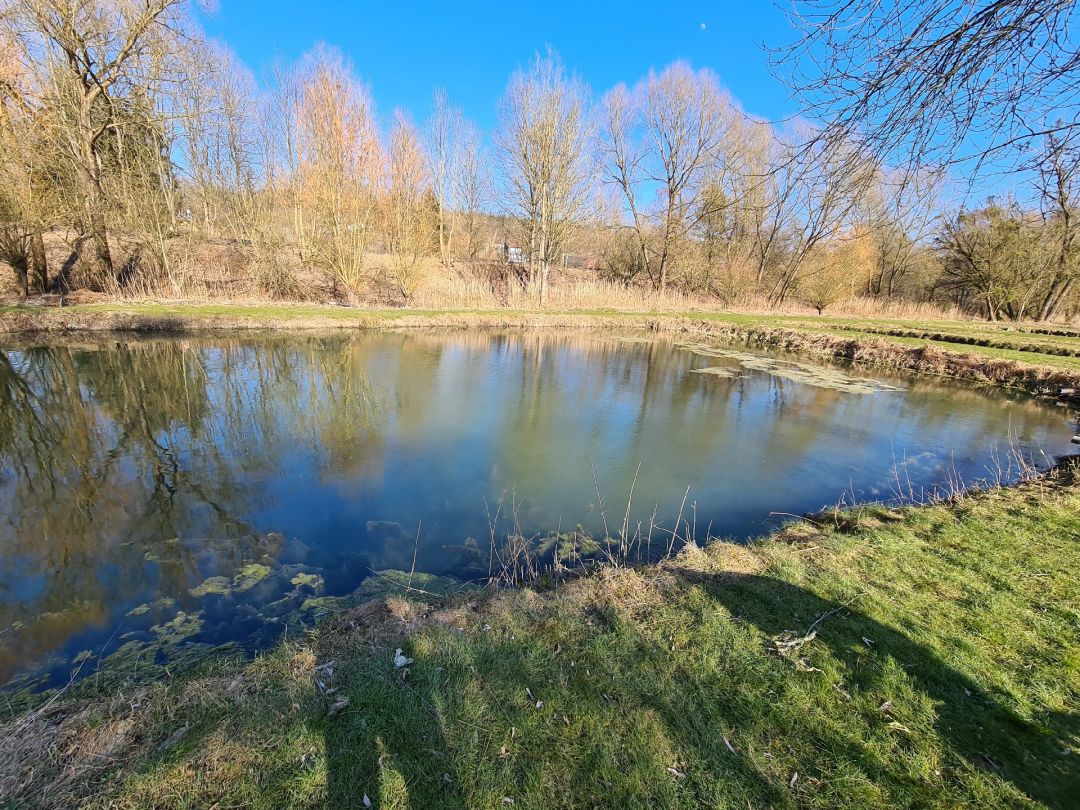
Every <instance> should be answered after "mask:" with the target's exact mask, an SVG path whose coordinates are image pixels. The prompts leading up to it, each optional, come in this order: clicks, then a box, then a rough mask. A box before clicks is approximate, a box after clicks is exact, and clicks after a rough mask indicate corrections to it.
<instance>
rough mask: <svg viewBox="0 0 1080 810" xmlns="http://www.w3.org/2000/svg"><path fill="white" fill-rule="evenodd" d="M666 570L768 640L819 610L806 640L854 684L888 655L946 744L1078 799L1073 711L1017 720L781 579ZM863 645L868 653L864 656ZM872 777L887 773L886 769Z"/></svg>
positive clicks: (1033, 791) (939, 666) (941, 666)
mask: <svg viewBox="0 0 1080 810" xmlns="http://www.w3.org/2000/svg"><path fill="white" fill-rule="evenodd" d="M674 573H675V575H676V576H678V577H680V578H681V579H683V580H684V581H685V582H687V583H693V584H698V585H701V586H702V587H703V588H704V589H705V590H706V591H707V593H708V594H709V596H710V598H712V599H714V600H716V601H717V602H719V603H721V604H723V605H724V606H725V607H726V608H727V609H728V611H729V612H730V613H731V614H732V615H733V616H734V617H736V618H737V619H739V620H742V621H745V622H748V623H749V624H751V625H753V626H755V627H757V628H758V629H759V630H760V631H761V632H762V633H763V634H764V635H765V636H767V637H769V638H778V637H781V636H782V635H783V634H785V633H788V632H790V631H792V630H795V629H796V628H799V631H800V632H802V631H805V630H806V629H808V628H809V627H810V626H811V625H812V624H813V623H814V622H815V621H817V619H818V618H820V617H827V618H825V619H824V620H823V621H822V623H821V625H820V626H819V627H818V628H817V634H816V637H815V639H814V643H822V644H824V645H826V646H827V648H828V650H829V652H830V654H831V655H832V656H833V658H835V659H836V660H837V661H838V662H839V663H840V664H841V666H842V667H843V669H844V672H845V676H846V682H847V683H848V684H850V685H852V686H854V687H856V688H858V689H860V690H874V689H875V688H877V687H880V686H882V685H883V683H882V681H883V671H884V664H885V660H886V659H887V658H891V659H892V660H893V661H895V663H896V664H898V665H899V667H900V668H902V669H903V670H904V672H905V673H906V674H907V676H908V678H909V679H910V681H911V682H912V685H913V686H914V687H915V688H916V689H918V690H919V691H921V692H923V693H924V694H925V695H927V696H928V697H929V698H930V699H931V700H932V701H933V702H934V704H935V707H936V723H935V727H936V731H937V732H938V734H939V735H940V736H941V737H942V739H943V741H944V742H945V743H946V744H947V746H948V747H949V748H950V749H951V750H952V751H953V752H955V753H956V754H958V755H960V756H962V757H963V758H964V759H966V760H967V761H968V762H969V763H971V764H972V765H973V766H975V767H976V768H979V769H981V770H984V771H987V772H990V773H992V774H995V775H997V776H999V777H1001V778H1002V779H1004V780H1006V781H1008V782H1011V783H1012V784H1013V785H1014V786H1015V787H1016V788H1018V789H1019V790H1020V791H1021V792H1023V793H1024V794H1026V795H1027V796H1029V797H1030V798H1032V799H1035V800H1037V801H1041V802H1044V803H1046V804H1047V805H1049V806H1051V807H1075V806H1076V805H1075V802H1076V800H1077V797H1078V796H1080V764H1078V762H1077V757H1076V756H1075V755H1069V754H1068V752H1067V751H1065V750H1064V748H1065V744H1064V742H1063V740H1066V739H1069V738H1070V737H1075V736H1076V735H1078V734H1080V714H1076V713H1051V714H1050V715H1049V716H1047V717H1045V718H1044V722H1043V723H1040V724H1035V723H1031V722H1028V721H1025V720H1024V719H1022V718H1020V717H1019V716H1017V715H1016V714H1015V713H1014V712H1013V711H1011V710H1009V709H1008V708H1005V707H1004V706H1002V705H1001V704H1000V703H999V702H998V701H997V700H995V698H994V697H993V696H992V695H990V694H987V693H986V691H985V690H983V689H981V688H980V687H979V686H978V685H977V684H975V683H974V682H973V681H971V680H970V679H969V678H968V677H966V676H965V675H963V674H961V673H960V672H957V671H956V670H955V669H954V668H952V667H951V666H949V665H948V664H947V663H946V662H945V661H943V660H941V658H940V657H938V656H937V655H936V654H935V653H934V652H932V651H930V650H928V649H927V648H926V647H924V646H922V645H920V644H917V643H915V642H913V641H912V640H911V639H909V638H908V637H907V636H905V635H904V634H902V633H900V632H898V631H897V630H895V629H893V628H891V627H888V626H886V625H883V624H881V623H880V622H878V621H876V620H874V619H872V618H869V617H868V616H866V615H864V614H862V613H860V612H858V611H857V610H854V609H852V608H851V607H848V606H843V605H837V604H835V603H832V602H829V601H827V600H824V599H822V598H820V597H819V596H817V595H815V594H813V593H811V592H809V591H807V590H805V589H803V588H799V587H797V586H794V585H791V584H788V583H786V582H783V581H781V580H777V579H772V578H769V577H763V576H757V575H748V574H732V573H721V574H706V573H702V572H701V571H696V570H689V569H675V570H674ZM870 647H872V651H873V654H872V655H868V654H867V653H868V648H870ZM850 753H851V754H852V755H853V756H855V757H856V759H861V760H862V762H863V763H864V767H867V766H869V767H870V768H873V767H874V765H873V764H872V762H871V761H870V760H868V759H867V758H866V757H859V756H858V754H859V752H857V751H852V752H850ZM877 776H880V777H885V778H888V777H889V774H888V773H887V772H882V773H880V774H878V775H877ZM896 776H897V774H895V773H894V774H892V777H893V778H896Z"/></svg>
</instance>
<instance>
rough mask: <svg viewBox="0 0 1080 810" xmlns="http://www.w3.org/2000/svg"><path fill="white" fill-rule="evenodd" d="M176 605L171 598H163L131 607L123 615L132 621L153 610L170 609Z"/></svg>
mask: <svg viewBox="0 0 1080 810" xmlns="http://www.w3.org/2000/svg"><path fill="white" fill-rule="evenodd" d="M175 604H176V600H175V599H173V598H172V597H171V596H163V597H161V598H160V599H156V600H155V601H153V602H143V603H142V604H141V605H138V606H136V607H133V608H132V609H131V610H129V611H128V612H127V613H125V614H124V616H125V617H126V618H129V619H133V618H136V617H138V616H145V615H146V614H147V613H149V612H150V611H151V610H153V609H155V608H170V607H172V606H173V605H175Z"/></svg>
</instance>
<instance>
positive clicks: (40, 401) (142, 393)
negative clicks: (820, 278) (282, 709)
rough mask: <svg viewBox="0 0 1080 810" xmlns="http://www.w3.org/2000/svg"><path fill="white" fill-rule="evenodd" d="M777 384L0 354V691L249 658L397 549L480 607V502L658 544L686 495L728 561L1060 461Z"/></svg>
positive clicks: (513, 344)
mask: <svg viewBox="0 0 1080 810" xmlns="http://www.w3.org/2000/svg"><path fill="white" fill-rule="evenodd" d="M796 360H797V359H795V358H771V359H770V358H767V357H762V356H760V355H749V354H747V353H746V352H745V350H739V349H730V348H729V349H723V348H720V349H719V350H716V349H715V348H707V347H702V346H696V347H690V348H687V347H685V346H680V345H679V344H676V343H672V342H671V341H665V340H662V339H661V340H655V341H653V340H646V339H642V338H634V337H628V338H616V337H611V336H598V335H595V334H573V333H570V334H567V333H559V334H552V333H543V334H529V333H524V334H522V333H499V332H470V333H424V334H410V335H403V334H394V333H389V334H388V333H381V334H371V335H340V334H338V335H334V336H331V337H313V336H276V335H275V336H271V337H266V336H261V337H250V336H245V337H236V338H228V337H213V338H188V337H185V338H176V339H164V340H162V339H155V340H149V341H131V340H124V341H119V342H117V341H115V340H113V341H110V342H108V343H100V344H77V345H75V344H72V345H53V346H49V347H44V346H32V347H21V348H8V349H6V350H4V351H0V683H3V682H5V681H7V680H9V679H11V678H12V677H13V676H16V675H18V676H19V678H17V679H16V680H17V681H19V682H20V683H24V682H27V679H28V678H31V677H34V678H37V679H38V680H37V681H35V683H47V682H52V683H56V682H58V681H60V680H64V679H66V678H67V677H68V675H69V674H70V672H71V671H72V669H73V668H78V667H79V666H80V663H82V665H83V667H85V666H87V662H89V664H90V666H92V667H96V663H95V662H96V661H97V660H98V659H100V658H101V657H102V656H108V655H110V654H116V651H117V650H121V652H129V653H130V652H133V651H140V652H139V654H141V655H146V656H148V660H149V661H153V662H157V663H161V662H162V661H164V660H167V659H169V658H170V657H175V656H179V655H181V654H182V653H183V652H184V651H186V650H188V649H194V647H193V646H192V645H193V644H198V645H207V644H210V645H214V644H222V643H225V642H235V643H239V644H241V645H243V646H244V647H245V648H248V649H253V648H257V647H259V646H261V645H265V644H267V643H270V642H271V641H272V640H273V639H275V638H277V637H278V636H279V635H280V634H281V633H282V632H283V630H284V628H285V626H286V625H289V624H290V623H293V625H295V623H297V622H300V623H303V622H304V621H309V620H311V619H312V618H314V617H316V616H317V615H318V614H319V612H320V611H321V610H325V609H327V608H328V607H329V606H332V605H333V604H335V602H334V599H335V598H336V597H343V596H346V595H349V598H351V599H356V598H362V597H363V596H364V595H365V594H370V593H375V592H377V591H378V590H379V588H380V587H385V586H386V583H387V581H388V580H387V578H388V577H389V578H390V579H393V578H394V576H396V575H395V574H393V573H384V574H383V575H381V576H378V575H373V574H372V572H373V571H380V572H388V571H389V572H393V571H395V570H396V571H403V570H405V571H407V570H408V569H409V568H410V567H411V563H412V560H413V555H414V551H415V554H416V570H417V571H418V572H421V573H422V574H425V575H432V576H434V577H453V578H455V581H457V580H465V581H469V580H471V581H481V580H483V579H484V577H486V575H487V573H488V571H489V560H488V544H489V520H488V516H487V515H488V513H494V511H495V509H496V508H497V507H496V504H497V503H498V502H499V501H500V498H502V500H503V504H504V508H503V510H502V512H501V513H500V514H501V515H503V516H505V515H506V514H507V513H508V512H509V511H510V510H509V509H507V508H506V505H507V504H508V503H509V502H510V501H511V499H512V500H513V502H514V503H516V504H517V509H516V513H517V520H518V522H519V523H520V526H521V528H522V530H523V531H524V532H525V534H527V535H533V534H535V535H537V536H540V535H542V534H543V533H545V532H548V531H551V530H554V529H556V528H558V527H561V528H562V529H563V530H566V529H569V528H573V527H575V526H577V525H581V526H582V527H584V529H586V530H588V531H590V532H593V533H596V534H602V533H603V526H604V515H603V512H604V511H606V513H607V520H608V523H609V524H611V525H613V526H618V525H620V524H621V523H622V521H623V513H624V509H625V505H626V499H627V496H628V494H629V492H630V489H631V485H632V484H633V485H634V495H633V502H632V508H631V512H630V519H629V525H630V526H631V528H633V527H635V526H638V525H642V526H646V527H647V526H648V525H649V523H650V522H651V521H652V519H653V515H654V514H655V522H656V523H658V524H660V525H662V526H666V527H669V528H670V527H671V526H673V524H674V521H675V518H676V515H677V514H678V512H679V508H680V504H681V502H682V501H683V498H684V494H685V492H686V489H687V487H688V486H689V488H690V494H689V497H688V498H687V500H686V506H685V510H684V516H685V517H686V518H687V519H688V520H692V521H693V524H692V525H693V526H695V527H696V531H697V534H698V535H699V536H704V535H705V534H706V532H710V533H711V534H713V535H723V536H733V537H748V536H751V535H754V534H758V533H760V532H762V531H764V530H766V529H768V528H769V527H770V526H771V525H773V524H774V522H775V521H776V520H777V519H778V518H776V517H775V513H781V512H782V513H802V512H806V511H810V510H813V509H817V508H820V507H822V506H823V505H826V504H829V503H835V502H836V501H837V500H838V498H840V497H841V495H843V494H844V493H847V497H848V499H849V500H850V499H851V498H852V497H853V496H854V497H855V498H858V499H864V500H866V499H885V498H890V497H892V496H893V495H894V494H895V488H896V481H897V479H898V475H897V472H898V471H899V479H900V480H901V482H902V485H903V487H904V488H905V489H907V488H908V487H909V486H911V487H913V488H915V489H921V488H933V487H935V486H942V485H946V484H947V483H948V481H949V480H950V479H952V478H954V477H955V476H957V475H959V476H962V477H964V478H965V479H967V480H969V481H970V480H974V479H978V478H980V477H984V476H987V475H988V474H989V471H991V470H993V469H995V468H996V466H997V461H995V459H998V460H1002V463H1003V459H1004V457H1005V455H1006V451H1007V449H1008V446H1009V444H1010V437H1011V441H1012V442H1013V443H1017V444H1019V446H1021V447H1023V448H1025V450H1026V451H1027V452H1029V453H1034V454H1035V455H1036V457H1037V459H1038V460H1042V461H1049V460H1050V459H1051V458H1052V457H1053V456H1054V455H1056V454H1060V453H1064V452H1066V451H1067V449H1068V440H1069V437H1070V435H1071V431H1070V430H1069V426H1068V424H1067V422H1066V417H1067V415H1066V414H1065V413H1064V412H1063V411H1062V409H1059V408H1053V407H1049V406H1046V405H1044V404H1041V403H1036V402H1033V401H1030V400H1026V399H1019V398H1017V397H1013V396H1007V395H1004V394H1000V393H994V392H988V391H975V390H971V389H966V388H963V387H960V386H955V385H947V384H944V383H939V382H929V381H926V380H916V379H913V378H908V377H883V376H881V375H876V377H875V379H874V380H870V379H869V377H870V374H868V372H867V371H866V370H852V369H846V370H844V369H838V368H826V367H824V366H819V365H813V364H805V363H803V364H800V363H798V362H796ZM703 369H707V370H708V373H695V371H701V370H703ZM1042 454H1045V455H1042ZM635 476H636V483H634V480H635ZM598 490H599V494H600V496H602V499H603V505H605V506H606V510H605V509H603V508H602V503H601V498H600V497H598ZM506 493H512V495H508V494H506ZM503 519H504V518H500V520H503ZM505 529H506V527H505V526H504V527H503V529H502V531H503V532H505ZM417 538H419V539H418V540H417ZM414 547H415V548H414ZM418 581H421V580H418ZM422 581H423V582H424V583H426V584H429V585H430V586H431V587H437V586H438V585H440V584H445V581H441V580H436V579H432V578H431V577H426V578H424V579H422Z"/></svg>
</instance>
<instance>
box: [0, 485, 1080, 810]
mask: <svg viewBox="0 0 1080 810" xmlns="http://www.w3.org/2000/svg"><path fill="white" fill-rule="evenodd" d="M840 524H841V525H840V526H839V527H837V526H835V525H833V524H831V523H830V524H829V525H827V526H818V525H815V524H813V523H810V522H803V523H801V524H798V525H795V526H793V527H791V528H789V529H788V530H787V531H785V532H783V533H782V534H780V535H778V536H775V537H772V538H769V539H765V540H763V541H762V542H760V543H757V544H754V545H751V546H739V545H734V544H727V543H722V542H717V543H714V544H712V545H710V546H709V547H707V548H706V549H704V550H700V549H689V550H686V551H684V553H682V554H681V555H680V556H679V557H678V558H676V559H675V560H673V561H670V562H668V563H666V564H663V565H661V566H659V567H646V568H640V569H607V570H604V571H602V572H600V573H596V574H594V575H591V576H588V577H585V578H582V579H579V580H576V581H572V582H564V583H562V584H561V585H558V586H557V587H553V586H549V587H548V588H547V589H544V590H525V591H516V592H510V591H504V592H500V593H497V594H486V595H483V594H482V595H474V596H471V597H467V598H464V597H463V598H459V599H458V600H457V601H455V602H452V603H450V604H439V603H437V602H434V601H432V600H430V599H427V597H424V596H423V595H416V594H414V595H413V596H412V597H411V598H410V599H404V598H392V599H390V600H389V601H387V602H378V603H373V604H371V605H368V606H365V607H362V608H359V609H357V610H356V611H352V612H348V613H344V614H341V615H338V616H336V617H334V618H333V619H331V620H330V621H329V623H328V624H326V625H323V626H321V627H320V628H319V629H318V630H317V631H314V632H313V633H311V634H309V635H306V636H303V637H300V638H297V637H295V636H294V637H293V638H291V639H290V640H289V641H288V642H286V643H284V644H282V645H281V646H279V647H278V648H277V649H275V650H273V651H272V652H270V653H269V654H267V655H265V656H263V657H261V658H259V659H258V660H256V661H254V662H252V663H249V664H237V663H228V662H218V663H215V664H208V665H207V666H206V667H204V668H203V669H202V670H201V671H199V672H198V673H196V674H194V675H189V676H186V677H182V678H178V679H177V680H174V681H172V682H170V683H165V684H158V685H154V686H150V687H137V686H134V685H133V686H131V687H128V688H126V689H122V690H121V692H122V694H121V695H120V696H119V697H117V696H116V695H115V694H113V695H110V696H106V697H105V698H100V699H99V698H94V697H93V696H91V695H89V694H83V695H81V696H80V695H79V694H78V693H79V690H75V692H74V693H73V695H68V696H65V697H64V698H63V699H61V700H60V701H59V702H58V703H57V704H54V705H53V706H52V707H51V708H50V710H49V712H46V713H45V715H44V716H42V717H41V718H38V719H37V720H35V721H34V722H32V723H31V724H30V725H29V726H26V725H24V726H22V727H16V726H13V725H12V724H11V723H9V724H8V725H7V726H5V727H0V738H3V739H5V740H10V739H12V738H11V736H10V735H9V732H10V731H11V730H12V729H13V728H14V729H15V730H17V731H19V735H18V737H17V739H16V742H15V744H14V747H12V748H8V747H7V746H5V749H6V750H7V751H8V754H7V758H6V759H5V755H4V754H0V804H2V803H3V799H4V796H3V789H4V786H5V785H6V786H8V792H9V793H8V798H9V799H14V800H15V801H16V803H19V802H23V803H26V804H29V805H34V804H42V805H51V806H58V805H65V804H69V803H73V801H74V799H75V798H76V797H81V798H83V799H89V800H90V801H91V802H92V803H96V804H98V805H100V806H110V807H112V806H117V807H208V806H218V807H266V808H276V807H319V806H330V807H364V806H366V804H367V803H368V802H370V804H371V805H372V806H376V807H414V808H429V807H490V808H506V807H530V808H533V807H535V808H548V807H592V806H595V807H620V808H625V807H642V808H646V807H647V808H656V807H703V806H705V807H731V808H746V807H752V808H757V807H794V806H802V807H830V808H831V807H853V808H854V807H858V808H864V807H870V806H888V807H893V806H899V807H958V806H981V807H1011V806H1017V807H1020V806H1030V805H1031V803H1032V802H1035V803H1038V804H1043V805H1047V806H1051V807H1061V808H1065V807H1075V806H1076V801H1077V797H1078V796H1080V754H1078V753H1077V750H1078V749H1080V714H1078V707H1080V578H1078V577H1077V576H1076V571H1077V570H1078V568H1080V488H1078V486H1077V485H1076V484H1075V483H1067V484H1057V485H1048V484H1045V483H1044V484H1033V485H1025V486H1023V487H1021V488H1019V489H1016V490H1002V491H996V492H992V493H989V494H985V495H981V496H977V497H971V498H969V499H967V500H966V501H964V502H962V503H960V504H959V505H954V506H934V507H928V508H915V509H906V510H903V511H901V512H898V511H895V510H894V511H889V510H885V509H881V508H872V509H865V510H862V511H859V512H856V513H852V514H850V515H847V516H845V517H844V518H843V519H842V520H841V521H840ZM424 600H426V602H428V603H430V604H425V601H424ZM398 647H401V648H403V650H404V654H405V655H406V656H408V657H410V658H413V659H415V660H414V661H413V662H412V663H411V664H409V665H407V666H404V667H398V666H395V663H394V661H393V656H394V652H395V650H396V649H397V648H398ZM30 735H33V737H32V738H31V736H30ZM50 740H52V741H61V742H56V744H55V745H53V746H52V747H51V748H50V747H49V744H50ZM19 746H22V747H24V748H25V749H26V750H25V751H24V752H23V753H24V754H26V755H25V756H22V757H21V759H20V754H19V753H18V749H19ZM35 752H36V753H35ZM31 754H32V755H31ZM20 762H21V763H22V764H21V765H20V764H19V763H20ZM11 785H21V787H20V788H18V790H19V791H20V792H19V793H18V794H15V793H14V792H13V788H12V787H11ZM365 797H366V798H365Z"/></svg>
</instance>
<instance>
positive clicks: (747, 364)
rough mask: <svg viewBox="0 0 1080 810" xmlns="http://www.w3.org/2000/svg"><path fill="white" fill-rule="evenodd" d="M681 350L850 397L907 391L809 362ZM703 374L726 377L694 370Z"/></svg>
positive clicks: (700, 347) (691, 346) (692, 346)
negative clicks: (724, 360)
mask: <svg viewBox="0 0 1080 810" xmlns="http://www.w3.org/2000/svg"><path fill="white" fill-rule="evenodd" d="M679 348H681V349H686V350H687V351H691V352H693V353H694V354H697V355H700V356H702V357H727V358H730V359H732V360H737V361H738V362H739V365H740V366H742V368H744V369H750V370H752V371H763V372H765V373H766V374H771V375H772V376H774V377H779V378H780V379H784V380H791V381H792V382H797V383H802V384H803V385H811V386H813V387H815V388H828V389H831V390H833V391H842V392H844V393H848V394H874V393H877V392H879V391H900V390H903V389H901V388H898V387H897V386H895V385H889V384H888V383H884V382H881V381H880V380H874V379H870V378H867V377H853V376H851V375H850V374H845V373H844V372H842V371H838V370H837V369H833V368H826V367H824V366H814V365H810V364H808V363H799V362H796V361H794V360H778V359H776V358H773V357H766V356H764V355H760V354H751V353H749V352H739V351H734V350H731V349H721V348H717V347H714V346H706V345H704V344H697V343H681V344H679ZM693 371H695V372H699V373H716V374H719V375H720V376H726V375H724V374H721V373H720V372H719V371H711V370H707V369H693Z"/></svg>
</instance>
